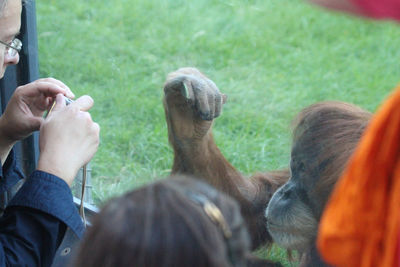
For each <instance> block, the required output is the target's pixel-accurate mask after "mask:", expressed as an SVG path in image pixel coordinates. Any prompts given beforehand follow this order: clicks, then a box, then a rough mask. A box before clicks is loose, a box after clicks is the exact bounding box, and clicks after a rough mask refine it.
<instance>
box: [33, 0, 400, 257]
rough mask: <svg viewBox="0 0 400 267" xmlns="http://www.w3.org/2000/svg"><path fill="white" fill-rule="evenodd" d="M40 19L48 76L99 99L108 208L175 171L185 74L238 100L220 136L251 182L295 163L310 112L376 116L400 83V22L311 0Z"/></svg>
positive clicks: (56, 13) (105, 8) (49, 13)
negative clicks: (171, 135) (171, 124)
mask: <svg viewBox="0 0 400 267" xmlns="http://www.w3.org/2000/svg"><path fill="white" fill-rule="evenodd" d="M37 19H38V31H39V59H40V73H41V76H42V77H45V76H53V77H56V78H59V79H61V80H63V81H64V82H66V83H67V84H68V85H69V86H70V87H71V88H72V90H73V91H74V92H75V93H76V95H82V94H89V95H91V96H92V97H93V98H94V100H95V107H94V108H93V109H92V117H93V119H94V120H95V121H97V122H98V123H99V124H100V125H101V145H100V147H99V151H98V153H97V154H96V156H95V158H94V159H93V160H92V169H93V171H92V176H93V184H94V195H95V198H96V201H97V202H98V203H100V202H102V201H104V200H106V199H108V198H109V197H111V196H114V195H117V194H120V193H122V192H125V191H126V190H129V189H131V188H134V187H137V186H139V185H141V184H144V183H147V182H149V181H153V180H155V179H159V178H161V177H165V176H166V175H168V173H169V170H170V166H171V164H172V151H171V149H170V147H169V145H168V140H167V129H166V123H165V121H164V113H163V108H162V104H161V99H162V85H163V82H164V80H165V77H166V75H167V73H168V72H170V71H173V70H175V69H177V68H179V67H183V66H195V67H197V68H199V69H200V70H201V71H203V72H204V73H205V74H207V75H208V76H209V77H210V78H211V79H212V80H214V81H215V82H216V84H217V85H218V86H219V88H220V90H221V91H222V92H223V93H226V94H227V95H228V97H229V99H228V103H227V104H226V105H225V107H224V112H223V115H222V116H221V117H220V118H218V119H217V120H216V123H215V127H214V132H215V137H216V141H217V143H218V145H219V146H220V147H221V150H222V152H223V153H224V154H225V155H226V157H227V158H228V159H229V160H230V161H231V162H232V163H233V165H235V166H236V167H237V168H238V169H239V170H241V171H242V172H244V173H246V174H251V173H253V172H255V171H257V170H271V169H276V168H280V167H283V166H286V165H287V163H288V160H289V152H290V121H291V119H292V118H293V116H294V115H295V114H296V113H297V112H298V111H299V110H300V109H301V108H302V107H305V106H306V105H309V104H311V103H313V102H316V101H320V100H328V99H329V100H343V101H348V102H352V103H355V104H358V105H360V106H362V107H364V108H366V109H368V110H370V111H374V110H375V109H376V108H377V107H378V106H379V103H381V102H382V101H383V99H384V98H385V97H386V96H387V95H388V94H389V93H390V92H391V91H392V89H393V88H394V87H395V86H396V84H397V83H398V82H399V80H400V79H399V77H400V50H399V49H398V48H399V47H400V38H399V37H400V27H399V26H400V25H399V26H398V25H395V24H393V23H388V22H381V23H378V22H372V21H365V20H362V19H358V18H351V17H348V16H346V15H341V14H336V13H330V12H326V11H324V10H321V9H318V8H315V7H313V6H310V5H308V4H307V3H305V2H302V1H300V0H279V1H275V0H247V1H246V0H242V1H239V0H202V1H182V0H118V1H115V0H111V1H98V0H97V1H95V0H85V1H82V0H42V1H37ZM277 253H278V254H279V253H281V252H280V251H278V252H277ZM272 257H275V256H273V255H272ZM277 257H278V258H280V257H284V256H282V255H281V254H279V255H278V256H277Z"/></svg>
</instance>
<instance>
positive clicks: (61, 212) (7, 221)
mask: <svg viewBox="0 0 400 267" xmlns="http://www.w3.org/2000/svg"><path fill="white" fill-rule="evenodd" d="M14 161H15V158H14ZM7 164H9V165H7ZM7 164H5V165H4V167H6V168H4V167H3V170H2V174H3V176H2V177H0V179H2V182H5V181H6V180H7V179H8V178H11V179H12V180H13V181H18V179H17V178H16V177H17V176H18V175H20V173H21V172H20V171H19V170H18V168H17V166H16V164H15V162H8V163H7ZM10 168H11V169H10ZM0 190H1V189H0ZM67 227H69V228H71V230H72V231H73V232H74V233H75V234H76V235H77V236H78V237H81V236H82V234H83V231H84V227H83V224H82V220H81V218H80V216H79V214H78V211H77V208H76V207H75V205H74V203H73V198H72V193H71V190H70V188H69V186H68V185H67V183H65V182H64V181H63V180H62V179H60V178H58V177H56V176H54V175H51V174H48V173H45V172H41V171H34V172H33V173H32V175H31V176H30V177H28V179H26V182H25V183H24V184H23V186H22V187H21V189H20V190H19V191H18V193H17V194H16V195H15V196H14V197H13V199H12V200H11V202H10V203H9V205H8V207H7V208H6V210H5V212H4V215H3V216H2V217H1V218H0V266H50V265H51V263H52V261H53V257H54V255H55V252H56V250H57V247H58V246H59V245H60V243H61V241H62V238H63V236H64V233H65V231H66V229H67Z"/></svg>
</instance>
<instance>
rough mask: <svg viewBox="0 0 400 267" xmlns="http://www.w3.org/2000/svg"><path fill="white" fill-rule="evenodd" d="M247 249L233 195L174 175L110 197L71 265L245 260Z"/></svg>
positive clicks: (158, 266)
mask: <svg viewBox="0 0 400 267" xmlns="http://www.w3.org/2000/svg"><path fill="white" fill-rule="evenodd" d="M249 249H250V239H249V236H248V232H247V229H246V227H245V224H244V222H243V218H242V216H241V213H240V209H239V206H238V205H237V204H236V202H235V201H234V200H233V199H231V198H230V197H228V196H226V195H224V194H223V193H220V192H218V191H217V190H215V189H214V188H213V187H211V186H210V185H208V184H205V183H204V182H201V181H199V180H196V179H193V178H189V177H172V178H167V179H164V180H162V181H159V182H156V183H153V184H150V185H147V186H144V187H142V188H139V189H136V190H134V191H131V192H129V193H126V194H124V195H123V196H120V197H117V198H115V199H112V200H111V201H109V202H108V203H107V204H106V205H105V206H104V207H103V208H102V210H101V212H100V213H99V214H98V215H97V216H96V218H95V219H94V222H93V225H92V226H91V227H90V229H89V230H88V232H87V234H86V236H85V238H84V240H83V242H82V244H81V247H80V250H79V252H78V254H77V257H76V259H75V262H74V265H73V266H77V267H82V266H85V267H91V266H104V267H107V266H110V267H111V266H113V267H118V266H130V267H134V266H138V267H139V266H141V267H166V266H171V267H172V266H191V267H196V266H198V267H200V266H202V267H213V266H214V267H217V266H218V267H224V266H245V265H246V263H245V255H246V254H248V252H249Z"/></svg>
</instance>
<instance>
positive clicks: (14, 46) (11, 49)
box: [0, 38, 22, 57]
mask: <svg viewBox="0 0 400 267" xmlns="http://www.w3.org/2000/svg"><path fill="white" fill-rule="evenodd" d="M0 44H3V45H5V46H6V50H5V51H4V54H5V55H8V56H9V57H15V56H16V55H17V53H19V52H20V51H21V48H22V42H21V40H19V39H17V38H14V40H12V41H11V43H8V44H7V43H5V42H3V41H0Z"/></svg>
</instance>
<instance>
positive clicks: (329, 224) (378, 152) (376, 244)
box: [317, 87, 400, 267]
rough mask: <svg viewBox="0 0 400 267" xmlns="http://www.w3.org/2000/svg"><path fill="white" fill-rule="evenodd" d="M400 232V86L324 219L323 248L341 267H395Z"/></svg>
mask: <svg viewBox="0 0 400 267" xmlns="http://www.w3.org/2000/svg"><path fill="white" fill-rule="evenodd" d="M399 230H400V87H399V88H398V89H397V91H395V92H394V93H393V94H392V95H391V97H390V98H389V99H388V100H387V101H386V102H385V103H384V104H383V106H382V107H381V108H380V109H379V110H378V112H377V113H376V114H375V115H374V117H373V118H372V121H371V123H370V124H369V126H368V128H367V129H366V131H365V133H364V135H363V137H362V139H361V141H360V143H359V145H358V146H357V148H356V150H355V152H354V155H353V156H352V158H351V159H350V161H349V164H348V166H347V168H346V170H345V171H344V173H343V176H342V177H341V178H340V180H339V181H338V183H337V185H336V186H335V189H334V190H333V193H332V196H331V198H330V200H329V202H328V204H327V207H326V209H325V211H324V213H323V215H322V219H321V223H320V227H319V233H318V240H317V246H318V249H319V251H320V253H321V256H322V257H323V258H324V260H325V261H326V262H327V263H329V264H331V265H333V266H338V267H339V266H340V267H355V266H357V267H377V266H379V267H395V266H398V265H399V263H398V261H399V255H398V252H399V248H398V241H399V235H398V234H399Z"/></svg>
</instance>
